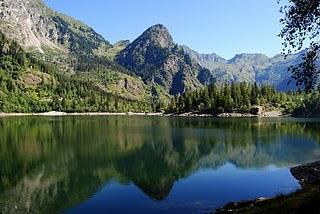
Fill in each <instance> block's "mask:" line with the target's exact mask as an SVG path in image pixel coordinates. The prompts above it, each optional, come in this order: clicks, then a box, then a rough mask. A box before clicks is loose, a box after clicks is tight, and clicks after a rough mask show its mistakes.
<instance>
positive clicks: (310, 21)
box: [278, 0, 320, 92]
mask: <svg viewBox="0 0 320 214" xmlns="http://www.w3.org/2000/svg"><path fill="white" fill-rule="evenodd" d="M280 1H281V0H278V2H280ZM285 4H286V5H285V6H283V7H282V8H281V11H282V12H283V14H284V15H285V17H284V18H283V19H281V21H280V22H281V23H282V24H283V29H282V31H281V33H280V36H281V37H282V38H283V39H284V42H283V45H284V49H283V50H284V51H286V52H287V53H291V52H292V50H291V49H293V50H295V51H297V50H301V49H302V48H303V47H304V45H306V43H309V44H308V45H309V46H310V48H309V49H308V50H307V52H306V54H305V55H304V58H303V62H302V63H301V64H300V65H298V66H296V67H290V69H289V70H290V71H291V72H292V74H293V77H294V79H296V80H297V86H299V87H300V89H304V90H305V91H306V92H311V91H312V90H315V89H316V87H317V85H318V83H319V75H320V68H319V66H318V65H317V63H316V61H317V60H318V59H319V53H318V52H319V48H320V43H319V37H318V36H319V32H320V31H319V30H320V1H319V0H315V1H309V0H289V1H288V2H286V3H285Z"/></svg>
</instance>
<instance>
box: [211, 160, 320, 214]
mask: <svg viewBox="0 0 320 214" xmlns="http://www.w3.org/2000/svg"><path fill="white" fill-rule="evenodd" d="M290 172H291V174H292V176H293V177H294V178H295V179H297V181H299V184H300V185H301V189H299V190H297V191H296V192H293V193H291V194H288V195H279V196H275V197H272V198H258V199H255V200H248V201H240V202H230V203H228V204H226V205H225V206H224V207H222V208H220V209H216V210H215V211H213V213H276V212H277V211H278V210H286V211H284V212H283V213H295V212H294V211H297V210H304V211H306V210H310V211H314V210H317V211H319V210H320V204H319V202H318V201H319V199H320V161H316V162H313V163H309V164H303V165H299V166H295V167H292V168H291V169H290ZM306 213H308V212H306Z"/></svg>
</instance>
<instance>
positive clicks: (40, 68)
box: [0, 33, 151, 112]
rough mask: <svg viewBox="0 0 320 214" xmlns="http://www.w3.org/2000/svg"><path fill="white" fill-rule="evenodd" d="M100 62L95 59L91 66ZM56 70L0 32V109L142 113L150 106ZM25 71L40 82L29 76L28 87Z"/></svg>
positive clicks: (9, 110) (5, 110)
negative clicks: (28, 85) (113, 93)
mask: <svg viewBox="0 0 320 214" xmlns="http://www.w3.org/2000/svg"><path fill="white" fill-rule="evenodd" d="M87 65H88V64H87ZM99 65H100V64H99V61H98V62H97V63H93V64H92V65H91V66H92V67H96V66H99ZM100 66H103V64H102V65H100ZM57 71H58V70H57V69H56V68H55V67H53V66H51V65H48V64H45V63H43V62H41V61H39V60H37V59H35V58H33V57H32V56H31V55H30V54H26V53H25V52H24V51H23V50H22V49H21V47H20V46H19V45H18V44H17V43H16V42H14V41H10V40H8V39H6V38H5V36H4V35H3V34H1V33H0V112H45V111H66V112H84V111H86V112H88V111H92V112H100V111H104V112H127V111H133V112H138V111H139V112H144V111H150V109H151V107H150V105H149V104H147V103H144V102H140V101H135V100H130V99H126V98H122V97H119V96H115V95H112V94H109V93H107V92H105V91H104V90H103V89H101V88H100V87H98V86H96V85H95V84H94V83H93V82H90V81H86V80H81V79H77V78H73V77H68V76H66V75H63V74H61V73H59V72H57ZM27 74H29V75H31V76H32V77H34V79H39V78H40V79H41V81H40V82H35V81H34V80H33V79H31V83H30V84H31V85H32V86H33V87H27V84H26V81H27V80H26V79H25V76H26V75H27ZM45 77H46V78H45ZM29 81H30V80H29ZM32 81H33V82H32Z"/></svg>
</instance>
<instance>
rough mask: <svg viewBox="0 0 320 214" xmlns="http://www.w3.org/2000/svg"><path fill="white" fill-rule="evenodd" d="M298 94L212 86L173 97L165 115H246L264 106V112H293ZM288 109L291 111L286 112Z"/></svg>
mask: <svg viewBox="0 0 320 214" xmlns="http://www.w3.org/2000/svg"><path fill="white" fill-rule="evenodd" d="M298 97H299V95H298V94H297V93H294V94H293V93H280V92H277V91H276V90H275V89H274V87H271V86H258V85H257V84H247V83H232V84H231V85H229V84H224V85H223V86H217V85H215V84H212V85H210V86H208V87H206V88H203V89H200V90H196V91H194V92H189V93H185V94H183V95H182V96H180V95H179V96H175V97H174V98H173V99H172V101H171V104H170V106H169V107H168V112H176V113H184V112H201V113H211V114H219V113H232V112H238V113H249V112H250V109H251V107H253V106H257V105H259V106H263V107H264V108H265V109H267V110H275V109H277V110H279V109H281V110H286V111H287V112H292V111H293V110H294V109H295V108H296V107H297V103H298V101H297V100H296V98H298ZM288 106H290V108H287V107H288Z"/></svg>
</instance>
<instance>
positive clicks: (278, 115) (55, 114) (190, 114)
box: [0, 111, 291, 118]
mask: <svg viewBox="0 0 320 214" xmlns="http://www.w3.org/2000/svg"><path fill="white" fill-rule="evenodd" d="M22 116H50V117H60V116H162V117H212V118H254V117H258V118H281V117H290V116H291V115H283V114H282V113H281V112H278V111H273V112H265V113H263V114H261V115H253V114H243V113H223V114H198V113H195V112H188V113H182V114H175V113H173V114H165V113H161V112H159V113H143V112H141V113H138V112H137V113H135V112H122V113H112V112H83V113H80V112H73V113H67V112H58V111H51V112H42V113H3V112H0V118H1V117H22Z"/></svg>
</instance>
